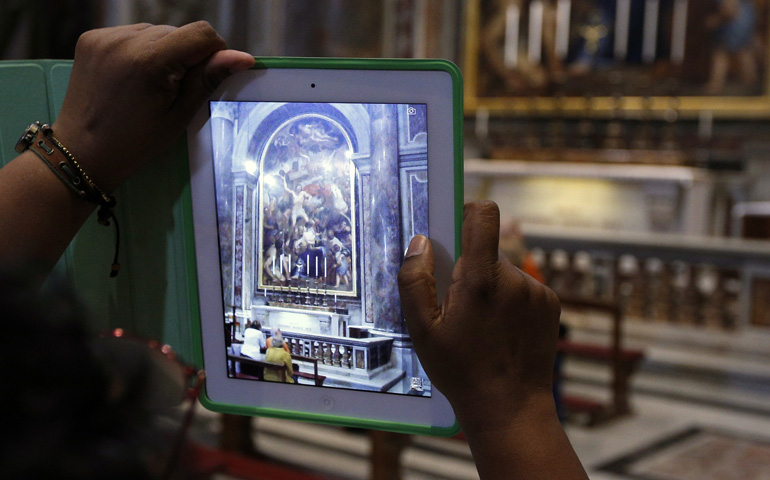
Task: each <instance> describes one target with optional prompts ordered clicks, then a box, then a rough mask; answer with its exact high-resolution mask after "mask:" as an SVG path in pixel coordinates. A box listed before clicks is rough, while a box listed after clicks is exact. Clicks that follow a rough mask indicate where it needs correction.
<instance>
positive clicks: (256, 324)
mask: <svg viewBox="0 0 770 480" xmlns="http://www.w3.org/2000/svg"><path fill="white" fill-rule="evenodd" d="M249 328H253V329H256V330H262V325H261V324H260V323H259V320H254V321H253V322H251V325H249Z"/></svg>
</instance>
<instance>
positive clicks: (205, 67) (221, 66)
mask: <svg viewBox="0 0 770 480" xmlns="http://www.w3.org/2000/svg"><path fill="white" fill-rule="evenodd" d="M253 66H254V57H253V56H251V55H250V54H248V53H246V52H240V51H238V50H219V51H217V52H215V53H214V54H212V55H211V56H210V57H209V58H207V59H206V60H204V61H203V62H201V63H200V64H198V65H196V66H194V67H192V68H191V69H190V70H189V71H188V72H187V75H185V78H184V85H183V87H182V91H181V95H182V98H181V99H179V100H181V102H180V103H181V105H182V106H183V108H184V115H185V116H188V117H189V116H191V115H193V114H195V112H196V111H197V109H198V108H199V107H200V105H201V104H202V103H203V102H204V101H206V99H207V98H208V97H209V96H210V95H211V94H212V93H213V92H214V90H216V89H217V87H218V86H219V84H220V83H222V81H223V80H224V79H226V78H227V77H229V76H230V75H232V74H234V73H238V72H242V71H245V70H248V69H249V68H251V67H253Z"/></svg>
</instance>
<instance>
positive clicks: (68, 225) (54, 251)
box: [0, 151, 95, 273]
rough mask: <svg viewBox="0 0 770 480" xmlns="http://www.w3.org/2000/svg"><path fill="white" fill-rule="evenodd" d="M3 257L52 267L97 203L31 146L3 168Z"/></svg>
mask: <svg viewBox="0 0 770 480" xmlns="http://www.w3.org/2000/svg"><path fill="white" fill-rule="evenodd" d="M0 192H2V194H0V225H3V228H2V229H0V260H1V263H0V264H1V265H2V266H5V267H15V268H21V267H26V266H29V265H35V266H36V267H37V268H40V269H42V270H43V272H41V273H45V272H46V271H48V270H50V269H51V268H53V266H54V264H55V263H56V261H57V260H58V259H59V257H61V255H62V253H63V252H64V250H65V249H66V248H67V245H69V243H70V242H71V241H72V238H73V237H74V236H75V233H76V232H77V231H78V229H79V228H80V227H81V226H82V225H83V222H85V220H86V219H87V218H88V216H89V215H90V214H91V213H92V212H93V211H94V208H95V205H94V204H90V203H87V202H85V201H84V200H82V199H80V198H77V197H76V196H75V194H74V192H72V191H71V190H69V189H68V188H67V187H66V186H65V185H64V183H63V182H62V181H61V180H59V179H58V178H57V177H56V176H55V175H54V174H53V172H51V170H49V169H48V167H46V166H45V164H44V163H43V162H42V161H41V160H40V159H39V158H38V157H37V156H36V155H35V154H34V153H33V152H31V151H26V152H24V153H22V154H21V155H19V156H18V157H16V158H15V159H14V160H12V161H11V162H10V163H8V164H7V165H6V166H5V167H3V168H2V169H0Z"/></svg>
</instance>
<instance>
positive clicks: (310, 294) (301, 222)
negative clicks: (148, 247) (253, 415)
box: [210, 101, 431, 397]
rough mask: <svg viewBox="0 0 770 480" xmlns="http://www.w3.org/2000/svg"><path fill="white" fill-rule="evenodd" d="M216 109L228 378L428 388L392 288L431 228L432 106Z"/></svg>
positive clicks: (245, 104)
mask: <svg viewBox="0 0 770 480" xmlns="http://www.w3.org/2000/svg"><path fill="white" fill-rule="evenodd" d="M210 108H211V116H212V118H227V119H228V122H229V124H228V126H227V128H222V124H221V123H220V122H212V123H211V133H212V137H211V138H212V150H213V152H212V153H213V158H214V180H215V192H216V204H217V226H218V240H219V253H220V262H219V263H220V270H221V278H222V292H223V298H222V302H223V307H224V308H223V311H224V312H225V315H224V318H222V319H221V321H222V324H223V327H224V331H225V336H224V341H225V346H226V348H227V365H226V368H227V375H228V377H230V378H234V379H239V380H242V381H273V382H284V383H294V384H296V385H300V386H302V385H309V386H315V387H325V388H343V389H353V390H367V391H377V392H383V393H391V394H407V395H416V396H423V397H430V396H431V385H430V382H429V380H428V378H427V376H426V375H425V372H424V371H423V368H422V366H421V365H420V363H419V361H418V359H417V356H416V354H415V352H414V349H413V348H412V345H411V342H410V340H409V336H408V334H407V331H406V326H405V324H404V321H403V315H402V313H401V309H400V302H399V298H398V286H397V274H398V270H399V267H400V265H401V262H402V259H403V253H404V250H405V248H406V246H407V245H408V244H409V241H410V239H411V238H412V237H413V236H414V235H416V234H424V235H428V233H429V232H428V162H427V146H428V143H427V131H428V130H427V107H426V105H425V104H364V103H286V102H249V101H215V102H210ZM268 347H269V348H268Z"/></svg>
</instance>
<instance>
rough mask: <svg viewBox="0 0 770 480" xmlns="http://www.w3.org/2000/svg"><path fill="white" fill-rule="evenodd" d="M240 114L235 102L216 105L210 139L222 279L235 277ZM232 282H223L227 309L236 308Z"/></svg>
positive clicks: (212, 116) (213, 109)
mask: <svg viewBox="0 0 770 480" xmlns="http://www.w3.org/2000/svg"><path fill="white" fill-rule="evenodd" d="M237 114H238V109H237V106H236V105H235V104H234V103H214V104H213V105H212V110H211V137H212V138H211V140H212V144H213V145H217V146H218V147H217V148H214V149H213V152H212V153H213V157H214V168H215V170H216V182H217V184H216V189H217V215H218V217H219V223H220V225H222V226H223V227H224V228H221V229H220V230H219V234H220V236H221V237H222V238H220V245H221V250H220V254H221V256H222V277H223V278H225V279H226V278H232V275H233V266H234V264H233V262H234V258H233V246H234V242H233V238H232V234H233V232H232V229H230V228H227V227H228V226H232V224H233V220H234V216H235V215H234V213H235V212H234V196H233V186H232V171H233V144H234V140H235V124H236V116H237ZM232 285H233V284H232V282H223V287H224V291H223V294H224V299H225V304H226V307H228V308H227V309H226V310H227V311H230V309H229V306H230V305H234V304H235V302H234V292H233V287H232Z"/></svg>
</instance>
